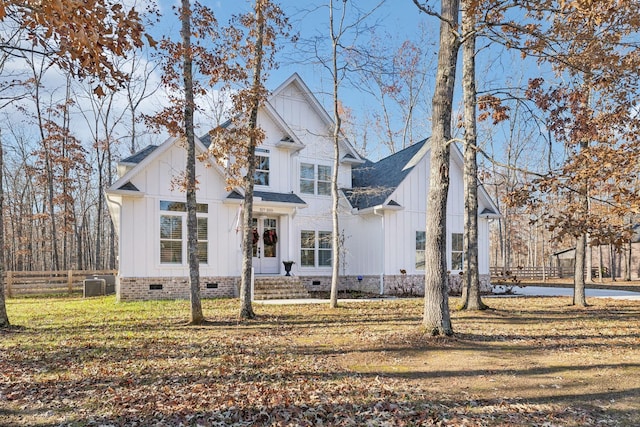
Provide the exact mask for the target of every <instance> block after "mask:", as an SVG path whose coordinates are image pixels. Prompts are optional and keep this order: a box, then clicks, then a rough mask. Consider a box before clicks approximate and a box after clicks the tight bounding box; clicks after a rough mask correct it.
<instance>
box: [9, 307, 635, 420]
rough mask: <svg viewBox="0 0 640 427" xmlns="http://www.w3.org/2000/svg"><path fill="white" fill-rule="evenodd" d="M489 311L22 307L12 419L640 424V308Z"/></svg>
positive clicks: (12, 344)
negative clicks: (196, 322) (433, 326)
mask: <svg viewBox="0 0 640 427" xmlns="http://www.w3.org/2000/svg"><path fill="white" fill-rule="evenodd" d="M485 301H486V302H487V303H488V304H489V305H491V307H492V310H488V311H484V312H453V313H452V316H453V322H454V329H455V331H456V335H455V337H453V338H433V337H429V336H425V335H424V334H423V333H422V331H421V329H420V318H421V312H422V300H421V299H416V300H401V301H398V300H396V301H391V300H384V301H376V302H358V303H348V304H347V303H345V304H343V305H342V306H341V307H340V308H339V309H336V310H331V309H329V308H328V306H327V305H324V304H323V305H287V306H272V305H258V304H256V305H255V306H254V309H255V310H256V312H257V313H258V315H259V317H258V319H256V320H253V321H248V322H239V321H238V319H237V311H238V305H239V303H238V301H237V300H205V301H204V302H203V304H204V309H205V316H206V317H207V319H208V321H209V322H208V323H207V324H206V325H204V326H187V325H185V321H186V319H187V318H188V302H186V301H164V302H144V303H122V304H118V303H116V302H115V299H114V298H113V297H105V298H92V299H86V300H84V299H80V298H72V299H69V298H48V299H10V300H8V310H9V315H10V319H11V321H12V323H13V324H14V325H17V327H16V328H12V329H10V330H0V425H3V426H4V425H7V426H8V425H11V426H37V425H41V426H45V425H46V426H58V425H64V426H67V425H70V426H84V425H103V426H109V425H130V426H134V425H135V426H155V425H157V426H178V425H185V426H191V425H193V426H197V425H201V426H214V425H219V426H226V425H239V426H249V425H308V426H315V425H338V426H342V425H344V426H351V425H353V426H360V425H374V426H375V425H385V426H387V425H389V426H395V425H410V426H414V425H548V426H556V425H562V426H583V425H602V426H609V425H611V426H616V425H620V426H634V425H640V304H638V302H633V301H619V300H600V299H589V302H590V303H591V304H593V305H592V306H591V307H588V308H586V309H578V308H574V307H571V306H569V305H568V304H569V302H570V300H569V298H491V299H486V300H485ZM456 305H457V300H456V299H455V298H453V299H452V300H451V307H455V306H456Z"/></svg>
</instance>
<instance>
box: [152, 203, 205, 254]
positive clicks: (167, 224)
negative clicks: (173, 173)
mask: <svg viewBox="0 0 640 427" xmlns="http://www.w3.org/2000/svg"><path fill="white" fill-rule="evenodd" d="M160 211H161V214H160V263H161V264H180V265H182V264H184V262H185V260H186V256H185V254H186V253H187V250H186V246H187V239H186V236H187V228H186V227H187V225H186V224H187V204H186V203H184V202H171V201H166V200H161V201H160ZM208 212H209V206H208V205H207V204H201V203H198V204H197V205H196V215H197V236H198V257H199V259H200V263H201V264H206V263H208V261H209V251H208V247H209V242H208V234H209V233H208V219H207V216H206V214H207V213H208Z"/></svg>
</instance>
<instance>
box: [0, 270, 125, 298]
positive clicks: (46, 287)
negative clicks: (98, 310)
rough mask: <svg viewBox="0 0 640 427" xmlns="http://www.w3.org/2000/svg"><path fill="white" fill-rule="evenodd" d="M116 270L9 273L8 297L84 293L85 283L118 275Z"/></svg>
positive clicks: (7, 282)
mask: <svg viewBox="0 0 640 427" xmlns="http://www.w3.org/2000/svg"><path fill="white" fill-rule="evenodd" d="M117 273H118V272H117V271H116V270H64V271H7V272H5V275H4V288H5V294H6V295H7V297H9V298H11V297H14V296H21V295H22V296H24V295H51V294H65V293H66V294H73V293H82V290H83V281H84V280H85V279H87V278H89V279H90V278H92V277H93V276H103V275H116V274H117Z"/></svg>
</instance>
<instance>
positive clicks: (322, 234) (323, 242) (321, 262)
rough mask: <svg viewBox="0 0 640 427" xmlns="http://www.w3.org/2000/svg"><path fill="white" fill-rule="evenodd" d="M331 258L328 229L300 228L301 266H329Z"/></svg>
mask: <svg viewBox="0 0 640 427" xmlns="http://www.w3.org/2000/svg"><path fill="white" fill-rule="evenodd" d="M332 260H333V251H332V249H331V232H330V231H315V230H302V231H301V232H300V265H301V266H302V267H331V262H332Z"/></svg>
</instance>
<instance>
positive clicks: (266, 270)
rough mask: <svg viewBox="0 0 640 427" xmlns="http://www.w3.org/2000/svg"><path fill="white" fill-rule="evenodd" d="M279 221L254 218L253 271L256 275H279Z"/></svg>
mask: <svg viewBox="0 0 640 427" xmlns="http://www.w3.org/2000/svg"><path fill="white" fill-rule="evenodd" d="M278 252H279V250H278V219H277V218H272V217H260V218H253V269H254V272H255V274H278V273H279V272H280V265H279V258H280V254H279V253H278Z"/></svg>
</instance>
